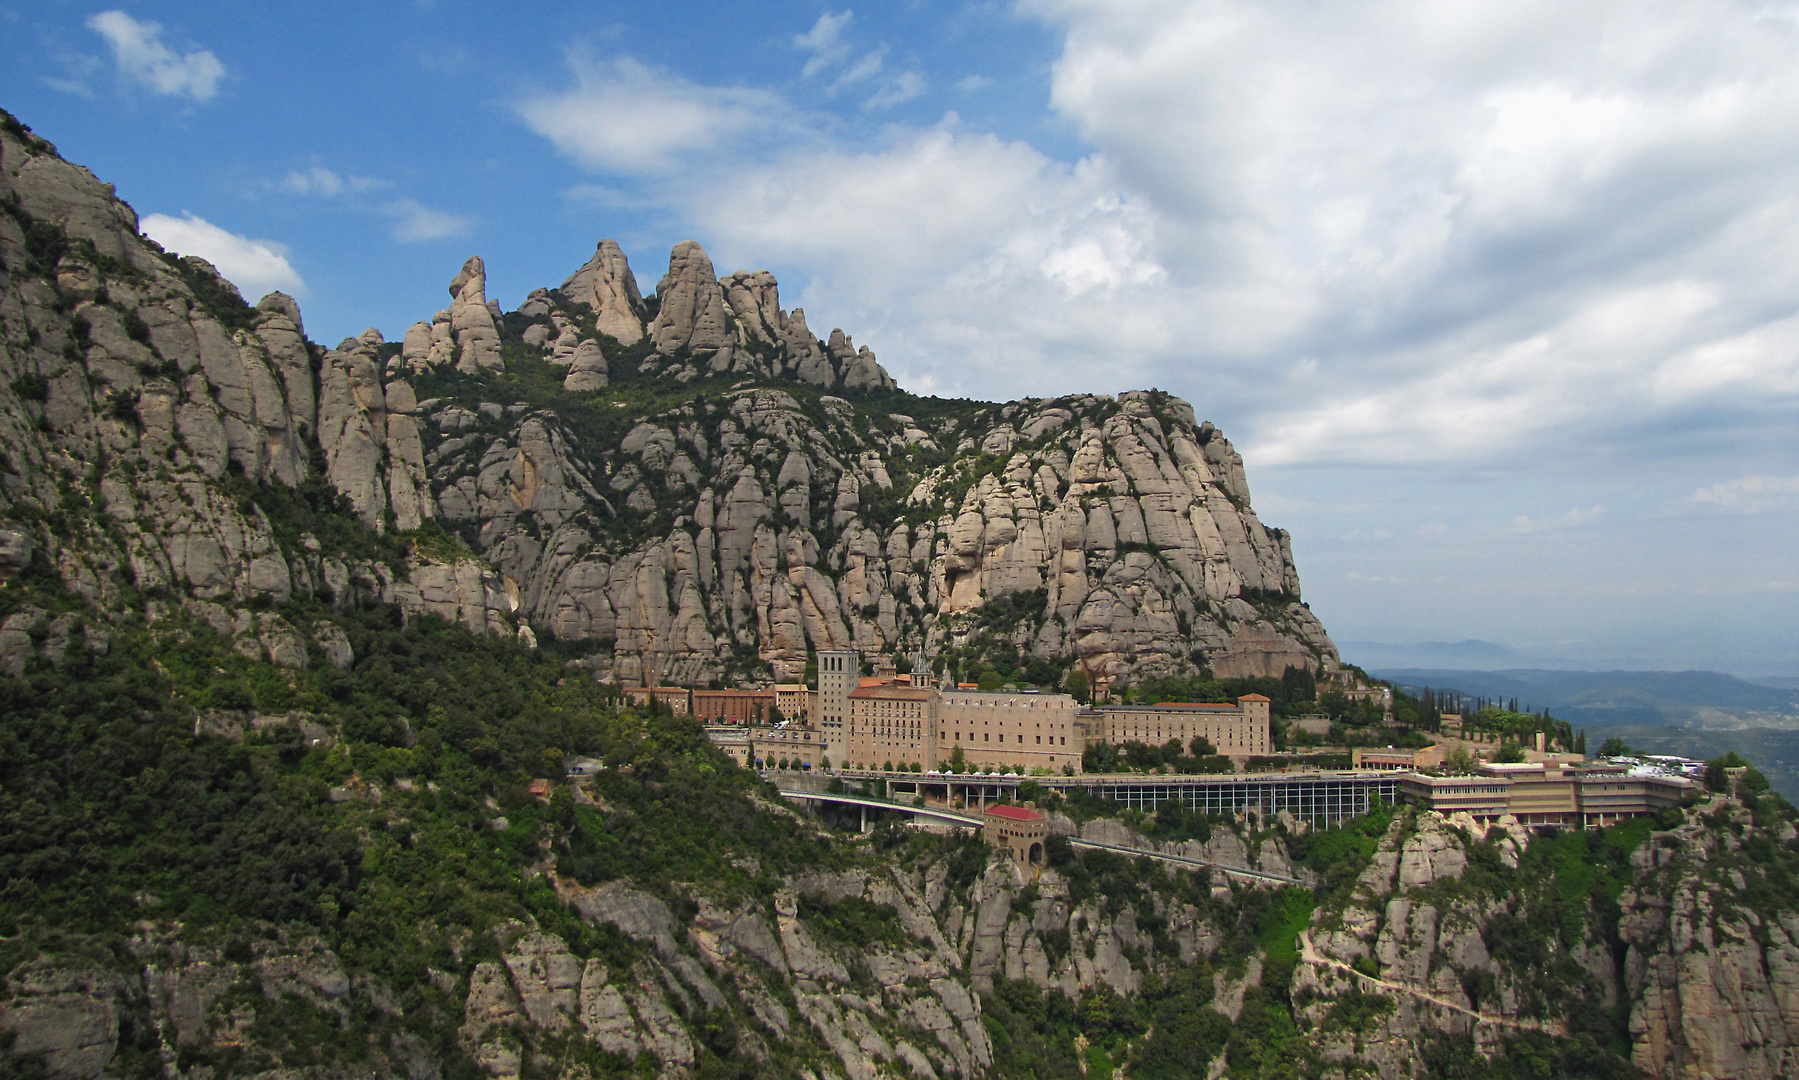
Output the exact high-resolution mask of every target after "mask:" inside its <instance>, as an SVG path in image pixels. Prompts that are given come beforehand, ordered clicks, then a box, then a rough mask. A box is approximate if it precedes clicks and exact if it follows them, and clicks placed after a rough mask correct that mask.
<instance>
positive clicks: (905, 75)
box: [862, 71, 925, 109]
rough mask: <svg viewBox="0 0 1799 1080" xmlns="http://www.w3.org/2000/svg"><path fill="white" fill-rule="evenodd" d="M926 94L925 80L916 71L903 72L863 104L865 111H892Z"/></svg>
mask: <svg viewBox="0 0 1799 1080" xmlns="http://www.w3.org/2000/svg"><path fill="white" fill-rule="evenodd" d="M924 92H925V78H924V76H923V75H920V74H919V73H918V72H916V71H902V72H900V73H899V74H898V75H895V76H894V77H893V78H891V79H889V80H888V81H887V85H885V86H883V87H881V89H880V90H878V91H876V92H875V94H874V96H873V97H870V98H869V99H868V100H867V101H865V102H863V103H862V107H863V108H865V109H890V108H892V107H893V106H895V105H898V104H901V103H902V102H907V101H911V100H912V99H913V98H915V97H919V96H921V95H923V94H924Z"/></svg>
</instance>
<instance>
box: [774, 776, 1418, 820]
mask: <svg viewBox="0 0 1799 1080" xmlns="http://www.w3.org/2000/svg"><path fill="white" fill-rule="evenodd" d="M765 775H768V774H765ZM775 775H779V774H775ZM835 775H836V777H837V778H839V779H842V780H848V781H854V782H862V783H867V782H870V781H875V780H879V781H881V782H883V783H884V784H886V786H887V790H888V792H890V793H891V794H893V795H895V796H898V797H901V798H906V797H917V796H925V797H926V798H927V799H928V800H929V801H931V802H935V803H939V804H943V805H948V806H962V807H965V808H967V809H969V810H974V809H976V808H977V807H978V808H985V807H986V806H988V805H989V804H991V803H995V802H1002V801H1007V800H1013V801H1015V800H1016V799H1017V794H1018V788H1019V786H1020V785H1022V784H1025V783H1031V784H1035V785H1036V786H1037V787H1038V788H1040V789H1042V790H1044V791H1055V792H1059V793H1061V794H1062V795H1064V796H1075V795H1084V796H1088V797H1091V798H1095V799H1105V800H1107V801H1110V802H1116V803H1120V804H1122V805H1124V806H1126V807H1128V808H1130V809H1132V810H1141V811H1143V812H1144V813H1146V814H1153V813H1155V811H1156V808H1157V807H1158V806H1160V805H1161V804H1162V803H1163V802H1166V801H1169V800H1174V801H1177V802H1179V803H1180V804H1181V805H1182V806H1185V807H1186V808H1187V809H1188V810H1191V811H1193V812H1195V813H1201V814H1212V815H1216V816H1219V817H1236V816H1239V815H1249V814H1254V815H1256V816H1258V817H1260V818H1263V819H1267V820H1273V819H1274V818H1277V817H1279V816H1280V815H1281V814H1286V815H1288V816H1289V817H1291V818H1293V819H1295V820H1298V821H1303V822H1305V823H1306V824H1307V825H1310V826H1311V827H1313V828H1325V829H1328V828H1335V827H1337V826H1340V825H1342V824H1343V823H1344V822H1346V821H1349V820H1351V819H1352V818H1357V817H1360V816H1362V815H1363V814H1366V813H1367V812H1368V810H1369V807H1370V805H1371V803H1372V802H1373V800H1374V799H1376V798H1378V799H1380V800H1381V801H1382V802H1384V803H1387V804H1389V805H1391V804H1392V803H1395V802H1397V801H1398V800H1399V777H1400V776H1401V775H1402V771H1401V770H1389V769H1357V770H1342V771H1328V772H1327V771H1322V770H1294V771H1291V772H1268V773H1247V774H1245V773H1222V774H1201V775H1192V774H1179V773H1104V774H1098V773H1093V774H1082V775H1079V776H1017V775H992V774H985V773H906V772H891V773H889V772H880V771H871V770H851V769H845V770H839V771H838V772H837V773H836V774H835ZM782 782H784V783H792V784H805V785H809V786H812V787H815V788H820V789H822V788H823V786H824V785H825V784H826V783H828V782H829V778H828V777H825V776H819V775H816V774H814V775H799V776H794V777H792V779H791V780H788V779H787V778H785V777H783V778H782Z"/></svg>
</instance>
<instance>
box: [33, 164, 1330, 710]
mask: <svg viewBox="0 0 1799 1080" xmlns="http://www.w3.org/2000/svg"><path fill="white" fill-rule="evenodd" d="M0 177H3V178H4V184H5V191H4V192H0V194H3V195H4V196H5V197H6V198H7V199H8V200H9V202H8V205H10V206H13V207H15V208H16V210H15V212H10V213H8V214H6V215H4V216H0V259H4V262H5V266H6V269H7V272H8V283H7V285H6V288H5V290H4V294H3V295H0V325H3V326H4V328H5V335H4V346H3V348H4V353H3V355H0V375H3V376H4V378H3V379H0V439H3V441H4V445H5V447H6V459H5V462H4V468H5V469H6V470H7V473H8V476H9V479H8V480H7V483H6V484H5V485H4V489H3V490H0V502H3V503H4V504H5V506H13V505H19V506H35V507H38V508H39V509H40V510H42V509H43V508H48V507H53V506H66V507H74V506H80V507H85V508H86V509H85V513H86V515H87V516H86V517H79V516H78V521H79V522H80V523H78V524H77V526H76V527H75V528H74V529H73V531H65V532H62V533H60V534H53V533H52V532H51V531H49V530H45V529H43V528H42V527H35V528H32V529H26V528H20V529H15V530H14V532H13V534H12V535H15V536H16V537H17V538H18V540H17V542H16V543H14V542H12V541H9V542H8V547H7V551H8V552H9V554H8V555H7V556H6V559H5V561H4V563H3V564H0V565H3V566H4V570H5V572H7V573H11V572H15V571H16V570H17V569H18V568H20V567H22V566H26V565H30V564H31V560H33V559H37V560H43V562H44V563H45V565H53V566H54V567H55V572H56V573H57V574H58V575H60V576H61V577H62V578H63V579H64V581H65V582H66V583H67V584H68V585H69V587H71V588H72V589H74V590H76V591H77V592H78V593H80V594H82V595H84V596H86V597H88V598H90V599H92V600H95V601H98V602H105V603H110V602H111V598H112V597H114V596H116V595H118V594H119V592H120V589H121V585H122V582H123V581H124V580H126V579H129V580H130V581H131V582H132V583H133V584H134V585H135V586H136V587H138V588H140V589H151V590H168V591H169V592H170V593H172V594H173V595H174V597H175V598H176V600H177V601H182V602H184V601H186V600H189V599H192V600H198V601H204V602H207V603H213V604H218V605H223V606H224V607H225V608H227V609H230V610H238V609H241V608H245V607H247V606H249V605H252V604H256V603H262V602H273V603H277V604H278V603H281V602H284V601H286V600H287V599H289V598H291V597H294V596H325V597H328V598H334V599H336V598H340V597H342V598H347V597H351V596H358V597H367V598H373V599H379V600H382V601H391V602H396V603H400V604H402V605H404V606H406V608H407V610H408V611H411V612H433V613H436V614H440V615H443V616H444V617H446V618H451V619H454V620H457V621H460V622H463V623H465V624H466V625H469V626H471V627H473V628H477V629H482V630H494V631H498V632H505V633H509V634H513V633H519V632H520V631H521V628H523V629H524V630H525V631H526V632H527V634H528V635H531V636H534V635H536V634H538V633H549V634H552V635H555V636H556V637H559V638H563V639H587V640H591V641H594V642H595V643H596V651H595V653H594V655H593V656H592V658H591V659H590V660H589V661H588V662H587V663H588V665H589V666H590V667H591V668H592V669H593V670H594V671H595V673H596V674H597V675H598V676H600V677H602V678H612V677H617V678H621V679H624V680H627V681H636V680H638V679H651V680H654V679H661V680H675V681H683V682H687V681H706V680H711V679H719V678H726V679H743V678H751V679H754V678H764V677H766V676H767V674H768V665H770V664H773V665H775V667H776V668H777V670H779V671H780V672H782V673H784V674H790V673H791V672H792V671H793V670H794V669H795V668H797V667H798V666H800V665H803V663H804V662H805V657H806V654H807V653H808V652H809V651H812V650H815V649H822V648H841V647H855V648H859V649H862V650H864V651H865V652H871V653H873V652H893V651H904V652H911V651H913V650H916V649H919V648H922V649H924V650H925V651H926V652H927V653H929V652H933V651H936V650H938V649H940V648H942V647H943V646H945V645H946V644H950V643H955V642H959V641H962V640H964V639H965V638H966V637H967V635H968V634H969V633H971V632H973V631H976V630H978V629H980V628H981V626H982V625H983V624H984V619H985V613H986V612H987V611H988V610H989V609H988V605H991V604H993V603H994V602H996V601H1004V602H1006V604H1007V605H1009V606H1008V608H1007V610H1008V611H1010V612H1011V613H1012V614H1011V615H1010V616H1008V620H1007V621H1006V623H1005V625H1004V626H1003V627H1001V628H999V629H998V630H996V631H994V632H996V633H999V634H1001V635H1002V636H1003V637H1004V638H1005V642H1006V644H1007V647H1008V648H1011V649H1013V650H1015V651H1016V653H1018V654H1021V655H1027V656H1031V657H1039V658H1045V659H1050V660H1053V661H1055V662H1056V663H1058V664H1064V665H1066V664H1083V665H1086V666H1087V668H1088V669H1089V671H1090V672H1091V673H1093V674H1095V675H1098V674H1110V675H1123V674H1127V673H1130V672H1138V671H1166V672H1178V671H1188V670H1192V669H1193V668H1194V667H1195V666H1198V665H1202V664H1204V665H1210V666H1211V668H1212V669H1213V670H1214V671H1215V672H1217V673H1218V674H1220V675H1242V674H1258V675H1259V674H1276V675H1278V674H1279V673H1280V672H1281V671H1283V670H1285V669H1286V668H1287V667H1290V666H1302V667H1308V668H1313V669H1320V668H1330V667H1332V666H1334V665H1335V664H1336V653H1335V649H1334V647H1333V646H1332V645H1331V643H1330V640H1329V639H1328V638H1327V637H1326V636H1325V634H1324V631H1323V628H1322V627H1320V626H1319V625H1318V623H1317V621H1316V620H1315V619H1313V618H1312V616H1311V613H1310V612H1309V611H1308V610H1307V609H1306V608H1305V607H1304V605H1303V604H1301V603H1300V602H1299V583H1298V576H1297V574H1296V572H1295V570H1294V567H1293V562H1292V557H1291V551H1290V547H1289V545H1288V543H1287V538H1286V536H1285V534H1283V533H1281V532H1280V531H1279V530H1272V529H1268V528H1266V527H1264V526H1263V525H1262V523H1261V522H1260V520H1259V519H1258V518H1257V516H1256V514H1255V512H1254V511H1253V510H1252V509H1250V504H1249V490H1248V487H1247V484H1246V482H1245V479H1244V470H1243V464H1242V461H1241V459H1240V458H1239V457H1238V455H1237V454H1236V452H1235V451H1234V450H1233V449H1232V448H1231V446H1230V443H1229V442H1228V441H1227V440H1225V439H1224V437H1223V436H1222V435H1221V434H1220V433H1219V432H1217V431H1216V430H1215V429H1213V428H1212V426H1211V425H1210V424H1201V423H1197V422H1196V419H1195V417H1194V415H1193V411H1192V409H1191V408H1190V407H1189V406H1188V405H1187V404H1186V403H1185V402H1182V401H1179V400H1178V399H1175V398H1171V397H1167V396H1166V395H1161V394H1149V393H1133V394H1125V395H1122V396H1120V397H1119V398H1117V399H1113V398H1102V397H1093V396H1075V397H1068V398H1062V399H1057V400H1052V401H1039V400H1027V401H1018V402H1013V403H1010V404H998V405H983V404H980V403H974V402H969V403H960V404H957V405H956V406H955V407H953V408H950V409H947V410H946V409H944V408H943V407H941V406H940V405H939V406H932V408H931V410H930V415H923V414H922V413H921V415H918V416H914V415H911V414H910V413H906V412H902V411H899V409H900V408H902V407H904V408H912V409H914V411H919V410H918V409H917V407H916V405H914V404H908V403H909V402H910V403H918V404H923V403H922V402H920V401H919V399H912V398H907V397H905V396H903V395H894V394H888V393H886V392H888V391H892V390H893V389H894V382H893V379H892V378H891V377H890V376H889V375H888V373H887V372H886V371H885V370H884V369H883V368H882V367H881V365H880V364H879V363H878V362H877V361H876V359H875V357H874V354H873V353H872V352H870V351H869V350H868V349H867V348H866V347H861V348H858V347H857V346H856V345H855V344H854V343H853V341H852V340H851V339H850V337H849V335H847V334H845V333H844V332H843V331H842V330H840V329H834V330H832V331H831V332H830V333H829V334H828V335H827V336H826V338H825V339H824V340H822V341H821V340H820V339H819V338H817V337H816V336H814V334H813V333H812V331H811V330H810V329H809V327H808V326H807V322H806V315H805V313H804V312H803V311H800V310H798V309H794V310H792V311H783V310H782V308H781V306H780V296H779V286H778V284H777V283H776V281H775V279H774V277H773V276H772V275H770V274H769V273H767V272H766V271H757V272H753V273H752V272H737V273H733V274H731V275H729V276H727V277H725V278H724V279H722V280H721V279H720V278H719V277H717V275H716V274H715V273H714V270H713V267H712V263H711V260H710V259H709V258H708V257H707V255H706V253H705V251H704V250H702V249H701V247H700V245H698V244H697V243H694V242H692V241H685V242H683V243H681V244H679V245H677V246H676V248H675V249H674V252H673V253H672V255H671V256H670V261H669V268H668V272H667V274H666V275H665V276H664V277H663V279H662V281H661V283H660V285H659V287H658V290H657V293H656V296H655V298H654V312H653V318H649V319H648V322H647V325H646V321H645V320H646V317H647V316H650V314H651V305H650V304H649V303H647V302H646V301H645V299H644V298H643V297H642V296H641V295H640V294H639V292H638V288H637V284H636V279H635V277H634V275H633V274H632V272H631V268H630V265H629V263H628V262H627V260H626V258H625V255H624V253H623V252H622V251H621V250H620V249H619V247H618V245H617V244H616V243H614V242H612V241H610V240H607V241H602V242H601V243H600V244H599V246H598V248H597V249H596V251H595V253H594V256H593V258H592V259H591V260H590V261H589V262H588V263H587V264H586V265H585V266H583V267H581V268H580V269H579V270H577V271H576V272H575V273H574V274H573V275H571V276H570V277H569V278H568V279H567V280H566V281H565V282H563V285H562V287H561V288H560V289H557V290H549V289H539V290H537V291H535V292H533V293H532V294H530V295H529V296H528V297H527V298H526V299H525V302H524V303H523V304H522V305H521V306H520V309H519V310H518V311H517V312H515V313H513V314H510V315H503V316H502V314H501V308H500V305H499V304H497V303H495V302H493V301H490V300H489V299H488V297H487V295H486V274H485V267H484V264H483V263H482V261H481V259H479V258H470V259H468V260H467V261H466V262H465V263H464V264H463V266H462V267H461V269H460V270H459V272H458V273H457V274H456V275H455V276H454V278H453V279H452V280H451V281H450V282H449V290H448V291H449V294H450V296H451V304H450V306H449V307H448V308H447V309H445V310H444V311H440V312H438V313H436V315H434V316H433V317H432V319H431V320H430V321H428V322H427V321H421V322H418V323H415V324H413V325H412V326H411V327H410V328H408V329H407V331H406V333H405V334H404V336H403V339H402V340H401V341H399V342H395V343H392V344H390V343H388V342H387V341H386V340H385V339H384V338H383V336H382V335H381V333H380V332H379V331H377V330H373V329H371V330H369V331H366V332H365V333H363V334H361V335H359V336H358V337H355V338H347V339H345V340H344V341H343V342H341V343H340V344H339V345H338V346H337V347H336V348H331V349H325V348H321V347H319V346H317V345H313V344H311V343H310V342H308V341H307V339H306V337H305V331H304V328H303V324H302V322H301V317H300V311H299V308H298V306H297V305H296V304H295V303H294V301H293V299H292V298H291V297H288V296H285V295H283V294H280V293H273V294H270V295H269V296H267V297H264V298H263V299H262V300H261V301H260V302H259V303H258V304H257V305H256V306H255V307H253V308H252V307H248V306H246V305H245V304H244V303H243V302H242V300H241V298H240V297H239V296H238V295H237V292H236V290H235V289H234V288H233V287H232V286H231V285H230V284H229V283H228V282H226V281H225V280H224V279H222V278H221V277H219V276H218V274H217V272H216V271H215V270H214V269H213V268H212V267H211V266H210V265H208V264H206V263H205V262H203V261H201V260H198V259H194V258H192V257H189V258H185V259H178V258H174V257H172V256H170V257H164V256H162V255H159V253H158V251H157V250H156V249H155V247H154V246H153V245H152V244H150V243H149V242H148V241H145V240H144V239H142V238H141V237H139V236H138V235H137V233H136V220H135V217H134V215H133V214H132V213H131V211H130V209H129V208H128V207H126V206H125V205H124V204H123V203H120V202H119V201H118V200H117V199H115V198H114V197H113V196H112V194H111V192H110V190H109V189H108V188H107V187H106V186H105V185H102V184H101V183H100V182H99V181H98V180H96V179H95V178H94V177H93V176H92V175H90V174H89V173H87V172H86V171H85V170H82V169H80V168H78V167H76V166H73V165H70V164H69V163H67V162H65V161H63V160H62V159H61V158H60V157H58V156H57V155H56V154H55V152H54V150H53V149H52V148H50V147H49V146H48V144H44V143H41V142H37V141H33V140H31V139H24V140H21V139H20V138H17V137H15V136H14V135H11V134H7V135H0ZM15 198H16V202H13V201H11V200H13V199H15ZM508 355H510V356H512V357H513V358H514V361H513V362H514V363H519V364H529V363H543V364H548V365H551V366H552V369H565V370H564V371H560V372H558V373H556V374H555V375H554V376H553V377H554V378H555V379H556V380H557V381H559V382H560V383H561V385H562V387H563V389H564V390H565V391H566V392H567V394H568V397H567V398H566V399H564V400H557V401H551V402H545V401H543V400H541V399H540V400H537V401H535V402H514V401H509V400H485V399H484V398H483V391H482V390H481V389H480V387H481V386H483V385H484V384H483V383H482V382H481V381H480V380H481V379H482V378H483V377H484V376H485V375H487V374H489V373H497V372H500V371H502V370H505V369H506V368H507V366H508V361H507V356H508ZM452 373H454V374H453V375H452ZM457 377H460V380H458V378H457ZM701 377H716V378H717V379H718V380H719V383H709V384H708V385H710V386H711V387H712V389H711V390H709V391H708V392H705V393H701V394H696V395H691V396H689V395H685V394H682V395H677V397H676V399H675V400H676V401H682V399H683V398H685V400H684V401H682V403H679V404H675V405H673V407H670V406H669V405H667V404H665V405H663V406H660V407H658V408H656V409H653V410H651V412H650V413H649V414H648V415H641V416H628V417H627V416H621V415H619V414H618V413H617V411H616V409H615V408H614V405H615V403H614V402H610V401H607V400H605V398H606V395H607V394H608V393H609V392H611V391H613V390H614V389H616V388H619V387H620V386H621V382H620V380H624V384H625V385H629V386H633V387H638V388H641V389H646V390H650V391H652V394H651V398H650V400H655V397H654V391H655V390H656V388H657V387H668V388H678V387H679V386H680V385H681V384H685V383H691V382H692V381H693V380H695V379H699V378H701ZM471 378H472V381H471ZM720 383H722V384H723V385H720ZM495 396H496V397H497V396H498V395H497V394H496V395H495ZM619 400H620V401H623V400H626V399H625V398H620V399H619ZM237 474H241V476H242V480H239V479H237V478H236V477H237ZM244 481H248V482H250V483H252V484H265V485H277V486H282V487H286V488H300V487H303V486H305V485H307V484H312V483H317V482H320V481H322V482H324V483H326V484H328V485H329V486H330V487H331V488H334V489H335V490H336V491H337V492H339V493H341V494H342V495H343V496H344V497H345V498H346V499H347V500H348V502H349V504H350V506H351V507H352V508H353V509H354V511H355V513H356V514H357V515H358V516H359V517H360V518H361V520H362V522H363V523H364V524H365V525H366V526H367V527H369V528H370V529H373V530H375V531H376V532H377V533H388V532H392V533H394V534H397V535H399V536H401V537H410V536H412V535H413V534H414V533H416V532H418V531H419V530H421V529H424V528H426V527H427V526H431V525H432V523H433V522H439V521H441V522H442V523H443V524H444V525H445V526H446V527H447V528H448V529H449V530H450V531H451V532H453V533H454V534H455V535H456V536H458V537H460V538H461V539H462V540H463V541H464V542H466V543H467V545H468V548H469V551H467V552H463V553H457V552H455V551H454V550H452V549H451V548H453V546H454V545H453V544H452V545H451V548H445V547H444V545H442V544H438V543H435V542H434V543H431V544H427V545H425V546H423V547H421V546H419V545H418V544H417V543H413V542H410V541H402V542H401V543H402V548H405V549H407V550H402V548H390V549H389V550H390V554H389V555H387V556H383V557H381V558H371V557H370V556H369V555H368V554H367V553H366V552H363V553H361V554H357V553H353V552H351V551H350V550H348V549H345V550H334V549H329V548H326V547H324V546H322V545H321V544H320V542H319V541H318V540H317V538H315V537H312V536H311V535H310V534H306V535H300V533H299V532H298V531H296V530H294V529H292V528H291V527H290V526H288V525H287V524H284V523H283V522H281V521H276V520H272V519H271V518H270V517H269V512H268V511H267V510H265V508H264V506H263V504H262V503H259V502H258V501H257V499H255V498H253V497H245V492H243V491H239V490H236V488H234V487H233V485H237V484H241V483H243V482H244ZM270 505H273V504H270ZM102 508H103V509H104V515H105V518H104V522H103V521H102V519H101V517H100V514H101V511H102Z"/></svg>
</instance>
